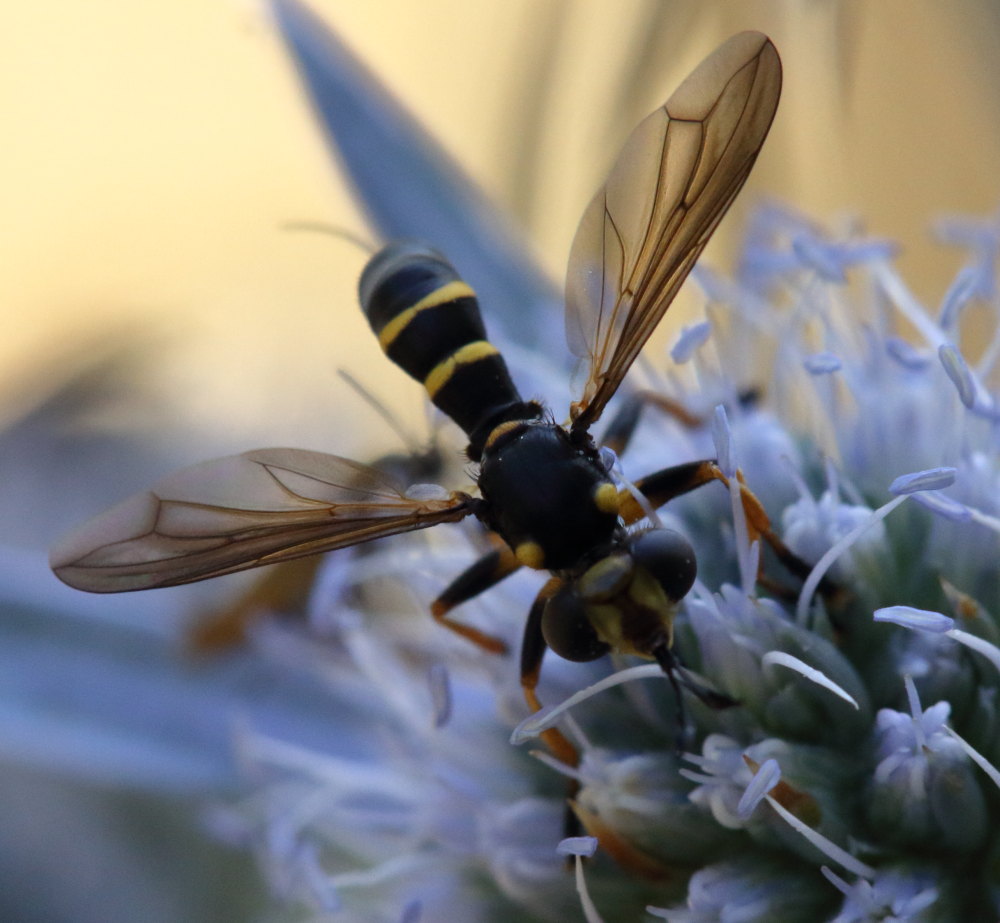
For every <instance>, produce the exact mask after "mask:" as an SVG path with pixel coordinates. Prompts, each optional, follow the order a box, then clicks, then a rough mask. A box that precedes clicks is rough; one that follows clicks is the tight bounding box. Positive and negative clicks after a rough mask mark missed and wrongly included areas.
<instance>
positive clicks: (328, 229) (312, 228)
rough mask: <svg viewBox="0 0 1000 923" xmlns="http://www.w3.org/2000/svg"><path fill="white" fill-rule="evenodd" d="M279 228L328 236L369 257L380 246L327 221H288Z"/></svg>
mask: <svg viewBox="0 0 1000 923" xmlns="http://www.w3.org/2000/svg"><path fill="white" fill-rule="evenodd" d="M279 226H280V228H281V230H283V231H306V232H308V233H311V234H326V235H327V236H329V237H336V238H338V239H340V240H344V241H347V243H349V244H353V245H354V246H355V247H357V248H358V249H360V250H364V252H365V253H367V254H368V256H372V255H373V254H374V253H375V251H376V250H378V245H377V244H375V243H373V242H372V241H371V240H369V239H368V238H367V237H362V236H361V235H360V234H355V233H354V231H351V230H349V229H348V228H343V227H340V226H338V225H336V224H328V223H327V222H325V221H286V222H284V223H283V224H281V225H279Z"/></svg>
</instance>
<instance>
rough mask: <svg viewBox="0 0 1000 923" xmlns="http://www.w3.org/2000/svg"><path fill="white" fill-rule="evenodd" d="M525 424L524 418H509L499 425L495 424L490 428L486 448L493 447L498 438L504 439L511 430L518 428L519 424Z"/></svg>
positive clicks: (484, 446)
mask: <svg viewBox="0 0 1000 923" xmlns="http://www.w3.org/2000/svg"><path fill="white" fill-rule="evenodd" d="M523 424H524V421H523V420H508V421H507V422H506V423H500V424H499V425H498V426H494V427H493V429H492V430H490V434H489V436H487V437H486V442H485V444H484V445H483V448H484V449H491V448H493V444H494V443H495V442H496V441H497V440H498V439H502V438H503V437H504V436H506V435H507V433H509V432H510V431H511V430H514V429H517V428H518V427H519V426H522V425H523Z"/></svg>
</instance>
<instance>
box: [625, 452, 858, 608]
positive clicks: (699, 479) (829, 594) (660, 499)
mask: <svg viewBox="0 0 1000 923" xmlns="http://www.w3.org/2000/svg"><path fill="white" fill-rule="evenodd" d="M736 478H737V481H738V482H739V486H740V501H741V503H742V505H743V512H744V515H745V516H746V521H747V529H748V532H749V536H750V541H759V540H763V541H764V542H766V543H767V544H768V546H769V547H770V548H771V550H772V551H773V552H774V555H775V557H776V558H777V559H778V560H779V561H780V562H781V563H782V565H783V566H784V567H785V569H786V570H788V572H789V573H791V574H793V575H794V576H796V577H798V578H799V579H801V580H805V579H806V577H808V576H809V573H810V571H812V568H813V566H812V564H810V563H809V562H808V561H805V560H803V559H802V558H800V557H799V556H798V555H797V554H796V553H795V552H794V551H792V550H791V548H789V547H788V546H787V545H786V544H785V543H784V541H782V539H781V537H780V536H779V535H778V534H777V533H776V532H775V531H774V529H773V528H772V526H771V519H770V517H769V516H768V515H767V512H766V511H765V510H764V505H763V504H762V503H761V502H760V500H759V499H758V497H757V495H756V494H755V493H754V492H753V491H752V490H751V489H750V488H749V487H748V486H747V484H746V482H745V481H744V480H743V474H742V473H741V472H737V474H736ZM711 481H719V482H720V483H721V484H723V485H724V486H725V487H727V488H728V487H729V479H728V478H727V477H726V476H725V475H724V474H723V473H722V470H721V469H720V468H719V466H718V464H716V462H715V460H714V459H711V458H707V459H703V460H701V461H695V462H687V463H686V464H683V465H674V466H672V467H670V468H664V469H662V470H661V471H656V472H654V473H653V474H650V475H647V476H646V477H644V478H640V479H639V480H638V481H636V482H635V486H636V487H637V488H638V490H639V492H640V493H641V494H642V495H643V496H644V497H645V498H646V499H647V500H648V501H649V504H650V505H651V506H652V507H653V508H654V509H657V508H659V507H661V506H663V505H664V504H666V503H668V502H669V501H671V500H673V499H674V498H675V497H679V496H681V495H682V494H686V493H688V492H689V491H692V490H694V489H695V488H697V487H701V486H702V485H704V484H708V483H710V482H711ZM621 509H622V513H621V515H622V517H623V518H624V519H625V522H626V523H627V524H629V525H631V524H632V523H634V522H638V521H639V520H640V519H642V517H643V516H644V515H645V511H644V510H643V508H642V505H641V504H640V503H639V502H638V501H637V500H636V499H635V497H633V496H632V495H631V494H630V493H628V492H627V491H623V492H622V496H621ZM758 579H761V580H763V582H764V583H768V584H770V583H771V581H768V580H767V578H766V577H765V576H764V575H763V574H760V575H758ZM818 589H819V591H820V593H822V594H823V596H824V597H825V598H826V599H828V600H834V599H836V598H837V597H839V596H840V595H842V589H841V587H839V586H838V585H837V584H836V583H835V582H834V581H832V580H830V579H829V578H827V577H824V578H823V579H822V580H821V581H820V584H819V588H818Z"/></svg>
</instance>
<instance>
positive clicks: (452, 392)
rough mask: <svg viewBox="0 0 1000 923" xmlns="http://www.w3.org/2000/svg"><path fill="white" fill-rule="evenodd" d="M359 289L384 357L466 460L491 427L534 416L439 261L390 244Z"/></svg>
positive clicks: (427, 252)
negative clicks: (444, 422) (455, 437)
mask: <svg viewBox="0 0 1000 923" xmlns="http://www.w3.org/2000/svg"><path fill="white" fill-rule="evenodd" d="M359 290H360V300H361V307H362V309H363V310H364V312H365V316H366V317H367V318H368V322H369V323H370V324H371V327H372V330H374V331H375V335H376V336H377V337H378V339H379V344H380V345H381V346H382V349H383V350H384V351H385V354H386V355H387V356H388V357H389V358H390V359H391V360H392V361H393V362H395V363H396V364H397V365H398V366H399V367H400V368H402V369H403V371H405V372H406V373H407V374H408V375H410V376H412V377H413V378H415V379H416V380H417V381H419V382H421V383H422V384H423V385H424V387H425V388H426V389H427V393H428V395H429V396H430V399H431V401H432V402H433V403H434V405H435V406H436V407H438V408H440V409H441V410H443V411H444V412H445V413H446V414H447V415H448V416H449V417H451V418H452V420H454V421H455V422H456V423H457V424H458V425H459V426H460V427H461V428H462V429H463V430H464V431H465V433H466V435H467V436H468V437H469V456H470V457H471V458H472V459H473V460H474V461H475V460H478V458H479V456H480V454H481V452H482V444H483V442H484V441H485V439H486V437H487V436H488V435H489V432H490V430H492V428H493V427H494V426H495V425H496V424H497V423H499V422H502V421H503V420H507V419H517V418H522V417H531V416H536V415H537V413H536V412H535V410H534V405H532V404H526V403H525V402H523V401H522V400H521V396H520V395H519V394H518V392H517V388H516V387H515V386H514V383H513V382H512V381H511V378H510V373H509V372H508V371H507V364H506V363H505V362H504V359H503V356H501V355H500V353H499V351H498V350H497V349H496V347H494V346H493V345H492V344H491V343H490V342H489V341H488V340H487V339H486V329H485V327H484V325H483V319H482V316H481V315H480V313H479V304H478V302H477V301H476V295H475V292H473V290H472V289H471V288H470V287H469V286H468V285H467V284H466V283H465V282H464V281H462V279H461V278H460V277H459V275H458V273H457V272H456V271H455V268H454V267H453V266H452V265H451V264H450V263H449V262H448V261H447V260H446V259H445V258H444V257H443V256H441V254H439V253H437V252H436V251H434V250H431V249H429V248H427V247H423V246H420V245H415V244H398V243H397V244H390V245H389V246H387V247H385V248H384V249H382V250H380V251H379V252H378V253H377V254H376V255H375V256H374V257H372V259H371V260H370V261H369V263H368V265H367V266H366V267H365V270H364V272H363V273H362V274H361V281H360V283H359Z"/></svg>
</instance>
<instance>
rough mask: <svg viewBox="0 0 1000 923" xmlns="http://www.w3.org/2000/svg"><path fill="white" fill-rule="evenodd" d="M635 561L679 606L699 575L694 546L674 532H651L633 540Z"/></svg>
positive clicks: (669, 530)
mask: <svg viewBox="0 0 1000 923" xmlns="http://www.w3.org/2000/svg"><path fill="white" fill-rule="evenodd" d="M631 545H632V560H633V561H635V563H636V565H637V566H639V567H641V568H643V569H644V570H645V571H646V572H647V573H648V574H649V575H650V576H651V577H652V578H653V579H654V580H655V581H656V582H657V583H658V584H659V585H660V586H661V587H663V592H664V593H666V594H667V598H668V599H670V600H672V601H673V602H678V601H679V600H681V599H683V598H684V597H685V596H687V594H688V590H690V589H691V587H692V585H693V584H694V578H695V577H696V576H697V575H698V562H697V561H696V560H695V556H694V549H693V548H692V547H691V543H690V542H689V541H688V540H687V539H686V538H684V536H683V535H681V534H680V532H675V531H674V530H673V529H650V530H649V531H648V532H643V533H641V534H639V535H637V536H636V537H635V538H634V539H633V540H632V543H631Z"/></svg>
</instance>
